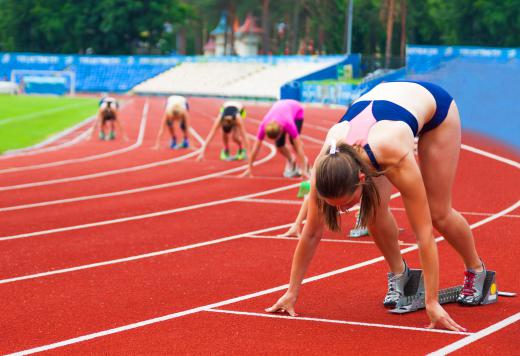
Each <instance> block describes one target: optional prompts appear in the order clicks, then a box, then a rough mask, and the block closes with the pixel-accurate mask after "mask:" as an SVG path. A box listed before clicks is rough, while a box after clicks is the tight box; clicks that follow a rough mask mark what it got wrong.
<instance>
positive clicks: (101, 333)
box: [10, 202, 520, 355]
mask: <svg viewBox="0 0 520 356" xmlns="http://www.w3.org/2000/svg"><path fill="white" fill-rule="evenodd" d="M519 203H520V202H517V203H516V204H513V205H511V206H510V207H508V208H506V209H504V210H502V211H500V212H498V213H496V214H495V215H494V216H493V217H490V218H487V219H484V220H482V221H479V222H478V223H476V224H473V225H471V226H470V227H471V228H472V229H473V228H475V227H477V226H480V225H482V224H485V223H487V222H490V221H493V220H495V219H498V218H499V217H501V216H502V215H504V214H507V213H509V212H510V211H512V210H514V209H516V208H517V207H518V205H519ZM442 240H444V238H442V237H438V238H436V239H435V241H436V242H439V241H442ZM417 249H418V247H417V246H412V247H408V248H405V249H403V250H401V254H406V253H408V252H411V251H415V250H417ZM381 261H384V257H383V256H379V257H376V258H373V259H371V260H367V261H364V262H361V263H357V264H355V265H350V266H347V267H343V268H340V269H337V270H334V271H330V272H327V273H322V274H319V275H316V276H313V277H308V278H305V279H304V280H303V282H302V284H306V283H310V282H314V281H318V280H321V279H324V278H328V277H331V276H334V275H338V274H341V273H345V272H348V271H352V270H355V269H359V268H362V267H366V266H369V265H372V264H375V263H378V262H381ZM288 287H289V284H284V285H281V286H278V287H274V288H269V289H265V290H262V291H259V292H255V293H250V294H246V295H243V296H240V297H235V298H231V299H227V300H223V301H220V302H216V303H212V304H207V305H203V306H200V307H196V308H192V309H187V310H184V311H181V312H177V313H172V314H167V315H163V316H160V317H156V318H152V319H147V320H143V321H140V322H136V323H131V324H127V325H123V326H120V327H117V328H112V329H107V330H102V331H99V332H95V333H91V334H86V335H82V336H78V337H74V338H71V339H67V340H63V341H59V342H55V343H51V344H47V345H43V346H38V347H34V348H31V349H27V350H22V351H19V352H16V353H13V354H10V355H29V354H33V353H36V352H42V351H46V350H52V349H56V348H58V347H63V346H66V345H72V344H76V343H79V342H83V341H87V340H92V339H96V338H99V337H103V336H107V335H112V334H117V333H120V332H123V331H127V330H132V329H136V328H140V327H143V326H147V325H151V324H156V323H159V322H163V321H167V320H171V319H175V318H179V317H182V316H186V315H191V314H195V313H198V312H201V311H205V310H207V309H215V308H219V307H222V306H224V305H229V304H234V303H238V302H242V301H244V300H248V299H253V298H256V297H260V296H263V295H267V294H272V293H275V292H279V291H282V290H285V289H287V288H288Z"/></svg>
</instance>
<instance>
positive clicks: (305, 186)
mask: <svg viewBox="0 0 520 356" xmlns="http://www.w3.org/2000/svg"><path fill="white" fill-rule="evenodd" d="M310 191H311V182H310V181H309V180H304V181H303V182H301V183H300V189H298V194H297V197H298V198H300V199H301V198H305V196H306V195H307V194H309V192H310Z"/></svg>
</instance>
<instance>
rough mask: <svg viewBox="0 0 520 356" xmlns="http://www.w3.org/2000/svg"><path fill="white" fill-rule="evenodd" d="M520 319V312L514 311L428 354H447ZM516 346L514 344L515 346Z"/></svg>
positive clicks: (440, 355)
mask: <svg viewBox="0 0 520 356" xmlns="http://www.w3.org/2000/svg"><path fill="white" fill-rule="evenodd" d="M519 320H520V313H516V314H514V315H511V316H510V317H508V318H506V319H504V320H501V321H500V322H498V323H496V324H493V325H491V326H489V327H487V328H485V329H482V330H480V331H479V332H476V333H474V334H472V335H470V336H467V337H465V338H464V339H460V340H458V341H455V342H454V343H452V344H449V345H447V346H445V347H443V348H442V349H439V350H437V351H435V352H432V353H430V354H428V355H431V356H442V355H447V354H450V353H452V352H454V351H457V350H459V349H461V348H463V347H464V346H466V345H469V344H471V343H473V342H475V341H477V340H480V339H482V338H484V337H486V336H488V335H491V334H493V333H494V332H497V331H499V330H501V329H503V328H505V327H506V326H509V325H511V324H513V323H516V322H517V321H519ZM515 347H516V346H515Z"/></svg>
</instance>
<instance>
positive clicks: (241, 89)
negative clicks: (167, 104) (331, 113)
mask: <svg viewBox="0 0 520 356" xmlns="http://www.w3.org/2000/svg"><path fill="white" fill-rule="evenodd" d="M329 65H330V62H327V61H324V62H318V63H316V62H298V63H287V62H280V63H275V64H270V63H261V62H256V63H255V62H245V63H232V62H210V63H182V64H181V65H178V66H177V67H175V68H172V69H170V70H168V71H167V72H165V73H162V74H160V75H158V76H157V77H155V78H152V79H149V80H147V81H145V82H143V83H142V84H140V85H138V86H136V87H135V88H134V89H133V92H135V93H139V94H183V95H189V94H193V95H195V94H196V95H208V96H209V95H211V96H224V97H225V96H238V97H251V98H271V99H276V98H278V96H279V92H280V87H281V86H282V85H283V84H284V83H286V82H288V81H290V80H292V79H295V78H298V77H301V76H302V75H306V74H308V73H310V72H313V71H316V70H319V69H321V68H323V67H325V66H329Z"/></svg>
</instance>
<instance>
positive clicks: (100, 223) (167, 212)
mask: <svg viewBox="0 0 520 356" xmlns="http://www.w3.org/2000/svg"><path fill="white" fill-rule="evenodd" d="M299 185H300V184H299V183H296V184H291V185H287V186H283V187H279V188H274V189H269V190H265V191H262V192H257V193H251V194H246V195H241V196H237V197H234V198H227V199H221V200H214V201H210V202H206V203H199V204H194V205H188V206H184V207H181V208H175V209H168V210H161V211H156V212H153V213H146V214H140V215H133V216H128V217H125V218H119V219H112V220H102V221H96V222H93V223H87V224H81V225H73V226H65V227H60V228H55V229H49V230H41V231H35V232H29V233H24V234H18V235H11V236H3V237H0V241H7V240H16V239H21V238H27V237H32V236H41V235H48V234H54V233H58V232H65V231H74V230H81V229H86V228H90V227H96V226H104V225H112V224H119V223H123V222H127V221H135V220H142V219H148V218H155V217H158V216H163V215H170V214H174V213H179V212H184V211H189V210H194V209H200V208H207V207H210V206H215V205H221V204H226V203H232V202H236V201H239V200H241V199H244V198H251V197H256V196H261V195H266V194H272V193H276V192H281V191H284V190H289V189H292V188H296V187H298V186H299Z"/></svg>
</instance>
